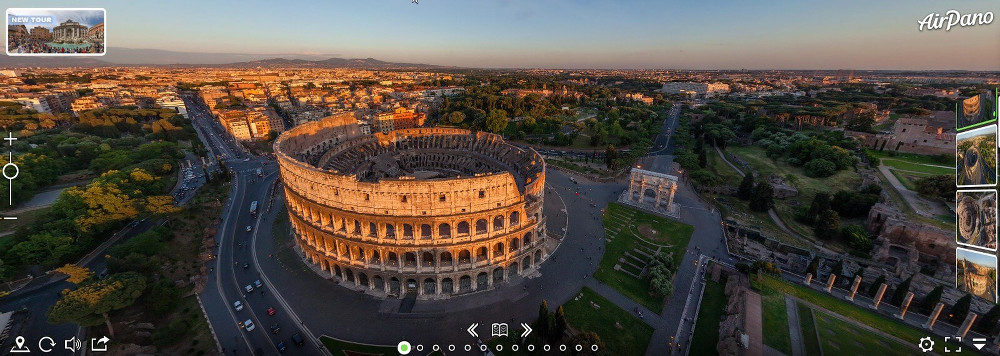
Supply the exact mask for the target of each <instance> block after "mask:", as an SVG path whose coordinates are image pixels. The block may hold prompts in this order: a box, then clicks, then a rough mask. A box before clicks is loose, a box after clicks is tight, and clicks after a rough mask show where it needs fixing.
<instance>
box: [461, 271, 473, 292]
mask: <svg viewBox="0 0 1000 356" xmlns="http://www.w3.org/2000/svg"><path fill="white" fill-rule="evenodd" d="M471 291H472V277H469V275H464V276H462V277H461V278H459V279H458V292H459V293H466V292H471Z"/></svg>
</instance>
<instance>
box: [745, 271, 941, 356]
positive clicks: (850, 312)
mask: <svg viewBox="0 0 1000 356" xmlns="http://www.w3.org/2000/svg"><path fill="white" fill-rule="evenodd" d="M750 283H751V284H753V286H754V288H755V289H758V290H759V289H761V288H765V289H772V290H775V291H777V292H779V293H784V294H789V295H792V296H794V297H796V298H798V299H800V300H802V301H805V302H809V303H811V304H814V305H816V306H818V307H820V308H823V309H826V310H828V311H830V312H832V313H836V314H838V315H840V316H842V317H843V318H845V319H849V320H854V321H857V322H858V323H860V324H864V325H867V326H869V327H871V328H873V329H875V330H879V331H881V332H883V333H886V334H888V335H892V336H894V337H896V338H899V339H901V340H908V341H909V340H912V341H913V343H912V345H911V346H908V347H907V348H906V350H907V352H906V353H905V354H907V355H909V354H913V353H914V352H916V351H914V350H917V349H916V343H917V341H919V340H920V338H922V337H925V336H927V332H926V331H925V330H920V329H917V328H914V327H912V326H909V325H906V324H903V323H902V322H900V321H898V320H895V319H890V318H886V317H883V316H881V315H879V314H875V313H874V312H872V311H870V310H867V309H863V308H860V307H857V306H854V305H853V304H848V303H847V302H846V301H843V300H840V299H839V298H836V297H834V296H831V295H829V294H825V293H822V292H819V291H817V290H814V289H812V288H809V287H805V286H802V285H798V284H793V283H791V282H787V281H785V280H782V279H780V278H777V277H772V276H768V275H764V276H762V280H761V281H757V279H756V278H751V282H750ZM762 293H763V292H762ZM764 315H765V319H764V324H765V326H764V328H765V329H764V330H769V329H767V324H768V322H767V311H766V309H765V311H764ZM817 321H818V320H817ZM786 325H787V324H786ZM825 333H826V331H822V330H821V331H820V335H821V337H822V338H826V335H825ZM764 335H765V340H764V341H765V343H767V333H765V334H764ZM862 335H872V334H871V332H869V331H867V330H863V332H861V333H860V335H859V336H862ZM853 338H855V339H856V338H858V337H853ZM933 339H934V342H936V343H943V342H944V339H943V338H941V337H937V336H934V337H933ZM889 341H891V340H885V342H889ZM842 343H844V344H846V343H847V342H846V341H845V342H842ZM824 347H825V346H824ZM826 354H827V355H841V354H844V355H847V354H852V353H845V352H838V353H829V352H827V353H826ZM861 354H872V353H861ZM873 354H877V353H873Z"/></svg>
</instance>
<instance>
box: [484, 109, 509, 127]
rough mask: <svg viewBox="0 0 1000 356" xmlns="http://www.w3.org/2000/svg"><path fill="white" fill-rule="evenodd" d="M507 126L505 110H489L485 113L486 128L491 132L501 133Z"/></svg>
mask: <svg viewBox="0 0 1000 356" xmlns="http://www.w3.org/2000/svg"><path fill="white" fill-rule="evenodd" d="M506 128H507V112H506V111H503V110H499V109H497V110H490V113H489V114H488V115H486V130H487V131H489V132H492V133H501V132H503V130H504V129H506Z"/></svg>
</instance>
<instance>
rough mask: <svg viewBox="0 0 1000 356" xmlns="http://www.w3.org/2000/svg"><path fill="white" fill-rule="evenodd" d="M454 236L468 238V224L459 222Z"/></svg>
mask: <svg viewBox="0 0 1000 356" xmlns="http://www.w3.org/2000/svg"><path fill="white" fill-rule="evenodd" d="M455 234H456V235H458V236H469V222H468V221H459V222H458V225H457V226H456V228H455Z"/></svg>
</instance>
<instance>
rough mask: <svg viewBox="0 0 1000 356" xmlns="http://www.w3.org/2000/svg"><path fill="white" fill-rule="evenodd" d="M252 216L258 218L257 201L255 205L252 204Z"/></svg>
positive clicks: (254, 202)
mask: <svg viewBox="0 0 1000 356" xmlns="http://www.w3.org/2000/svg"><path fill="white" fill-rule="evenodd" d="M250 216H252V217H257V201H256V200H254V201H253V203H250Z"/></svg>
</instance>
